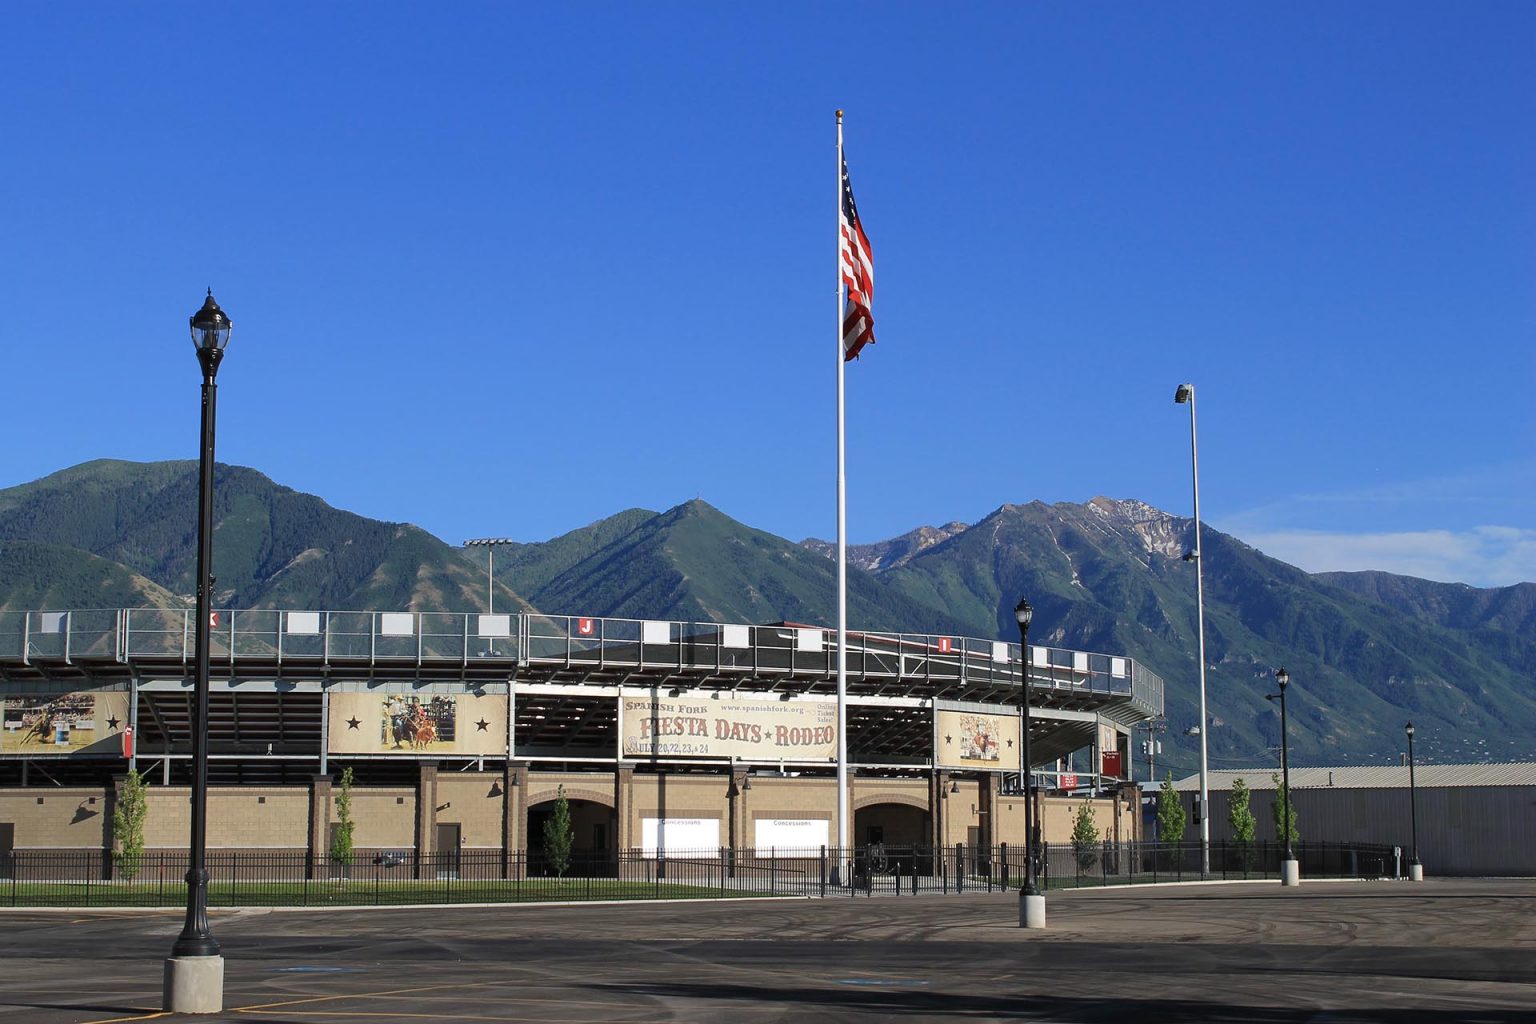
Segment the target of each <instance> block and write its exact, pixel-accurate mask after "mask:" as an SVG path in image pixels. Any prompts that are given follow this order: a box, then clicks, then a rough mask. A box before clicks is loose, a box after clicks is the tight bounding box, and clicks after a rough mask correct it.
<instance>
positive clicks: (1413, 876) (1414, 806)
mask: <svg viewBox="0 0 1536 1024" xmlns="http://www.w3.org/2000/svg"><path fill="white" fill-rule="evenodd" d="M1403 730H1404V731H1405V732H1406V733H1407V734H1408V827H1409V830H1410V831H1409V838H1410V839H1412V840H1413V846H1412V847H1411V848H1410V852H1409V855H1408V880H1409V881H1410V882H1422V881H1424V864H1423V862H1422V861H1420V860H1419V788H1418V786H1417V785H1415V784H1414V780H1413V723H1412V722H1409V723H1408V724H1407V725H1406V726H1404V727H1403Z"/></svg>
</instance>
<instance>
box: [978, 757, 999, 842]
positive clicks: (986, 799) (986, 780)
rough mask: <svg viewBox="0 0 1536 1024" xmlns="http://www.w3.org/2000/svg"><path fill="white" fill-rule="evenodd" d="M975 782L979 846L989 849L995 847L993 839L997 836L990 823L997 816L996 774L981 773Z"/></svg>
mask: <svg viewBox="0 0 1536 1024" xmlns="http://www.w3.org/2000/svg"><path fill="white" fill-rule="evenodd" d="M977 781H978V782H979V785H978V786H977V787H976V790H977V796H976V809H977V810H978V811H980V812H981V813H980V814H978V815H977V817H978V818H980V819H981V822H980V824H981V845H982V846H984V847H991V846H994V845H996V844H995V843H994V840H993V837H994V836H995V835H996V834H997V832H996V829H995V827H994V825H993V822H992V819H993V818H994V817H996V815H997V774H996V773H995V772H983V773H982V775H981V778H980V779H979V780H977Z"/></svg>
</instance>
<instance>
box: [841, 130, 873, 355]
mask: <svg viewBox="0 0 1536 1024" xmlns="http://www.w3.org/2000/svg"><path fill="white" fill-rule="evenodd" d="M841 226H842V238H843V241H842V255H843V283H844V284H845V285H847V286H848V301H847V303H846V304H845V305H844V306H843V359H844V360H845V361H846V360H849V359H856V358H858V355H859V350H860V349H861V348H863V347H864V346H865V345H868V344H871V343H873V342H874V340H875V318H874V316H873V315H872V314H871V313H870V311H869V309H870V304H871V303H872V302H873V301H874V297H875V257H874V253H873V252H872V251H871V250H870V248H869V236H868V235H866V234H864V225H863V224H861V223H860V222H859V208H858V207H857V206H855V205H854V202H853V183H852V182H850V181H849V180H848V161H847V160H846V159H844V160H843V209H842V217H841Z"/></svg>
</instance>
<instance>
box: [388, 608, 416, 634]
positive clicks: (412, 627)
mask: <svg viewBox="0 0 1536 1024" xmlns="http://www.w3.org/2000/svg"><path fill="white" fill-rule="evenodd" d="M415 632H416V616H414V615H412V614H411V613H410V612H382V613H380V615H379V635H380V636H411V635H412V634H414V633H415Z"/></svg>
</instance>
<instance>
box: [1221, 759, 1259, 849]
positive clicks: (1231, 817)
mask: <svg viewBox="0 0 1536 1024" xmlns="http://www.w3.org/2000/svg"><path fill="white" fill-rule="evenodd" d="M1248 802H1249V790H1248V783H1247V782H1246V781H1244V780H1243V779H1240V778H1239V779H1234V780H1232V795H1231V797H1230V798H1229V799H1228V800H1227V824H1228V825H1229V826H1231V828H1232V840H1233V842H1235V843H1237V855H1238V856H1239V857H1240V858H1242V862H1243V870H1244V871H1247V870H1248V867H1249V865H1250V864H1252V862H1253V831H1254V827H1255V826H1256V825H1257V822H1256V821H1255V820H1254V817H1253V809H1252V808H1251V807H1249V806H1248Z"/></svg>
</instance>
